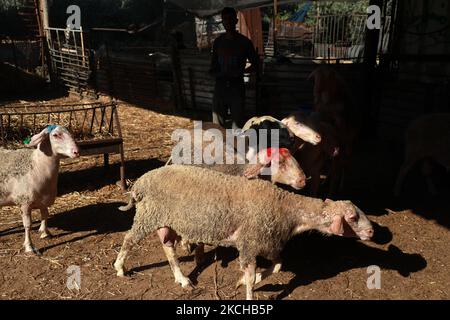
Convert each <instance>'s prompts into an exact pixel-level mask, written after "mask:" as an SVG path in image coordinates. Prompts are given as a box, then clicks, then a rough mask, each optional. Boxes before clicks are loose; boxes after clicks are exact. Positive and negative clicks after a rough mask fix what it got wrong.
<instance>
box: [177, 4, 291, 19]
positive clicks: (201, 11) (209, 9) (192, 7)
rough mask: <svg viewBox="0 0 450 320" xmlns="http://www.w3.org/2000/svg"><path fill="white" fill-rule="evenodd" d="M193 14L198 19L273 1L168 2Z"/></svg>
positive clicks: (260, 5)
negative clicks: (226, 8)
mask: <svg viewBox="0 0 450 320" xmlns="http://www.w3.org/2000/svg"><path fill="white" fill-rule="evenodd" d="M168 1H169V2H172V3H174V4H176V5H178V6H179V7H181V8H183V9H185V10H186V11H189V12H191V13H193V14H195V15H196V16H197V17H199V18H203V17H208V16H212V15H215V14H218V13H219V12H220V11H221V10H222V9H223V8H224V7H232V8H235V9H236V10H243V9H248V8H257V7H263V6H270V5H273V0H168ZM293 2H298V0H278V4H284V3H293Z"/></svg>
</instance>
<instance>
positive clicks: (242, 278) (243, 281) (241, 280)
mask: <svg viewBox="0 0 450 320" xmlns="http://www.w3.org/2000/svg"><path fill="white" fill-rule="evenodd" d="M244 284H245V276H242V277H241V278H240V279H239V280H238V281H237V282H236V286H235V289H239V287H240V286H242V285H244Z"/></svg>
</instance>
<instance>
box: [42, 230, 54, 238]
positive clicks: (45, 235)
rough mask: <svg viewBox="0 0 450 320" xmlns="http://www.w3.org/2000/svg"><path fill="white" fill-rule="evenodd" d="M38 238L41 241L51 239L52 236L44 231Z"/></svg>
mask: <svg viewBox="0 0 450 320" xmlns="http://www.w3.org/2000/svg"><path fill="white" fill-rule="evenodd" d="M40 238H41V239H45V238H53V235H52V234H51V233H50V232H48V231H44V232H42V233H41V237H40Z"/></svg>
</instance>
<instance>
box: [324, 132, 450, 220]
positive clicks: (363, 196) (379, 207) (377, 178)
mask: <svg viewBox="0 0 450 320" xmlns="http://www.w3.org/2000/svg"><path fill="white" fill-rule="evenodd" d="M403 153H404V151H403V145H402V144H399V143H393V142H388V141H381V140H370V139H369V140H364V141H360V143H359V145H358V146H357V148H356V149H355V151H354V154H353V157H352V160H351V163H350V166H349V167H348V169H347V171H346V175H345V178H344V189H343V191H342V192H341V193H340V194H339V196H338V197H336V198H333V199H349V200H352V201H353V202H354V203H355V204H356V205H357V206H358V207H360V208H361V209H362V210H363V211H364V212H365V213H366V214H368V215H375V216H381V215H385V214H389V213H391V212H390V211H389V210H392V211H403V210H412V211H413V212H414V213H415V214H417V215H420V216H421V217H423V218H425V219H428V220H435V221H436V222H437V223H439V224H440V225H442V226H445V227H447V228H449V229H450V204H449V202H448V200H447V199H448V198H449V197H450V179H449V178H450V176H449V173H447V172H446V170H445V169H444V168H442V167H440V166H438V165H434V166H433V174H432V179H433V181H434V183H435V185H436V187H437V189H438V192H439V193H438V194H437V195H436V196H433V195H431V194H430V193H429V192H428V189H427V186H426V180H425V177H424V176H423V174H422V170H421V164H420V163H419V164H417V165H416V166H415V167H414V168H413V169H412V170H411V171H410V172H409V174H408V175H407V176H406V179H405V181H404V183H403V188H402V193H401V196H400V197H398V198H397V197H395V196H394V194H393V190H394V185H395V181H396V179H397V174H398V170H399V169H400V166H401V164H402V159H403ZM386 209H388V210H386ZM399 214H400V213H399Z"/></svg>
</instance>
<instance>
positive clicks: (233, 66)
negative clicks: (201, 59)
mask: <svg viewBox="0 0 450 320" xmlns="http://www.w3.org/2000/svg"><path fill="white" fill-rule="evenodd" d="M237 22H238V19H237V12H236V10H235V9H233V8H229V7H226V8H224V9H223V10H222V24H223V26H224V28H225V30H226V33H224V34H222V35H220V36H219V37H218V38H217V39H216V40H214V44H213V50H212V59H211V69H210V73H211V74H212V75H214V76H215V78H216V85H215V88H214V99H213V110H212V111H213V122H214V123H218V124H220V125H221V126H222V127H225V119H226V116H227V111H228V108H229V109H230V111H231V118H232V121H233V124H232V128H233V129H238V128H241V127H242V125H243V120H244V106H245V84H244V72H245V73H248V72H258V67H259V57H258V55H257V53H256V51H255V48H254V47H253V44H252V42H251V40H250V39H248V38H247V37H245V36H244V35H242V34H240V33H239V32H237V31H236V24H237ZM247 59H248V60H249V61H250V63H251V65H250V66H249V67H248V68H246V64H247Z"/></svg>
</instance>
